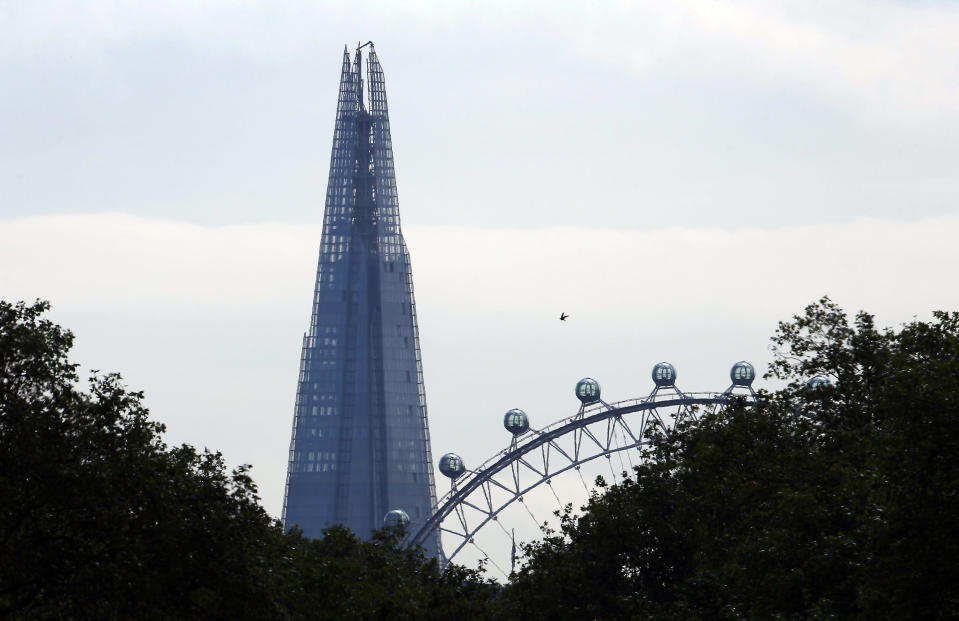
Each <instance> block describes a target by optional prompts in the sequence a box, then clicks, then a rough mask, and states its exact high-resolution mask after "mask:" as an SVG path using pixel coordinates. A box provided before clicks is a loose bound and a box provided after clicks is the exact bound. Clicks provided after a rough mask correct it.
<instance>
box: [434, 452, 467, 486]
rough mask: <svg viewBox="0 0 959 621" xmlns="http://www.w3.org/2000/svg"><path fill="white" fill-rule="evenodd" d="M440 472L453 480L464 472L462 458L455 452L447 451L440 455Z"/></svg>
mask: <svg viewBox="0 0 959 621" xmlns="http://www.w3.org/2000/svg"><path fill="white" fill-rule="evenodd" d="M440 472H441V473H443V476H445V477H449V478H450V480H453V481H455V480H456V479H458V478H459V477H461V476H462V475H463V473H464V472H466V466H465V465H464V464H463V458H462V457H460V456H459V455H457V454H456V453H447V454H445V455H443V456H442V457H440Z"/></svg>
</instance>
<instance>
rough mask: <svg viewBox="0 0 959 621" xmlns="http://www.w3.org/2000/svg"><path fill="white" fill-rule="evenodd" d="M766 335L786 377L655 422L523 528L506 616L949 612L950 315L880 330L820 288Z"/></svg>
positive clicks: (957, 347) (957, 464) (955, 523)
mask: <svg viewBox="0 0 959 621" xmlns="http://www.w3.org/2000/svg"><path fill="white" fill-rule="evenodd" d="M773 351H774V354H775V360H774V362H773V363H772V364H771V365H770V373H769V374H770V375H771V376H773V377H776V378H779V379H782V380H786V381H787V382H788V387H787V388H786V389H784V390H782V391H780V392H778V393H776V394H773V395H763V399H762V401H761V403H760V404H759V405H753V406H750V405H747V404H745V403H736V404H733V405H732V406H730V407H728V408H726V409H725V410H723V411H721V412H719V413H717V414H715V415H709V416H704V417H703V418H701V419H700V421H698V422H697V423H693V424H690V425H687V426H685V427H683V428H680V429H677V430H676V431H675V432H674V433H671V434H670V435H668V436H666V435H663V434H662V433H659V434H656V433H653V434H652V436H651V438H650V439H651V444H650V446H649V448H648V450H647V451H646V458H647V459H646V460H645V462H644V463H643V464H642V465H640V466H638V467H637V468H636V469H635V472H634V475H633V477H632V478H630V479H627V480H626V481H625V482H624V483H622V484H620V485H617V486H613V487H610V488H608V489H607V490H606V491H605V493H604V494H602V495H598V494H597V495H594V496H593V498H591V499H590V501H589V503H588V506H587V507H586V508H585V512H584V513H583V515H581V516H580V517H579V518H575V517H573V516H572V515H571V513H570V512H567V513H566V515H565V516H563V522H562V526H561V532H560V533H553V534H551V536H548V537H547V538H545V539H544V540H542V541H540V542H535V543H532V544H530V545H527V546H526V547H525V556H526V560H525V564H524V566H523V568H522V569H521V571H520V572H519V574H518V575H517V576H516V577H515V579H514V580H513V581H512V583H511V584H510V585H508V586H507V588H506V589H505V591H504V594H503V605H504V607H505V609H506V613H507V614H508V616H511V617H514V618H529V619H535V618H549V617H556V616H560V617H563V618H582V619H592V618H644V617H652V618H682V619H687V618H703V619H705V618H710V619H711V618H797V619H798V618H830V617H842V618H847V617H853V618H869V619H872V618H930V619H934V618H953V617H955V616H957V614H959V586H957V582H956V580H955V574H954V570H953V567H954V565H955V559H956V558H957V554H959V544H957V541H959V506H957V502H959V500H957V494H956V490H957V489H959V408H957V399H959V315H957V314H956V313H936V314H935V315H934V319H933V321H931V322H928V323H926V322H918V321H916V322H913V323H910V324H908V325H905V326H903V327H902V328H901V329H900V330H898V331H893V330H884V331H879V330H877V329H876V328H875V327H874V323H873V318H872V317H871V316H869V315H867V314H864V313H860V314H859V315H857V316H856V318H855V319H854V321H853V322H852V324H851V325H850V322H849V321H848V319H847V317H846V315H845V313H843V312H842V310H841V309H839V308H838V307H837V306H836V305H835V304H833V303H832V302H831V301H830V300H828V299H826V298H824V299H823V300H821V301H820V302H819V303H817V304H814V305H811V306H809V307H808V308H807V309H806V311H805V313H804V314H803V315H802V316H798V317H795V318H794V319H793V321H791V322H785V323H782V324H780V326H779V329H778V330H777V333H776V335H775V336H774V337H773ZM813 375H826V376H828V377H830V378H831V380H832V384H831V385H830V386H828V387H825V388H821V389H819V390H811V389H809V388H808V387H807V386H806V380H807V379H808V378H809V377H811V376H813Z"/></svg>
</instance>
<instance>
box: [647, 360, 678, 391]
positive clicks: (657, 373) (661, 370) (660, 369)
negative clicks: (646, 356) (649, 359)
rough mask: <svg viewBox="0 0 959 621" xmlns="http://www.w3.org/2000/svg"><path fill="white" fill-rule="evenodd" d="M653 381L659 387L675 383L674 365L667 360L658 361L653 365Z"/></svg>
mask: <svg viewBox="0 0 959 621" xmlns="http://www.w3.org/2000/svg"><path fill="white" fill-rule="evenodd" d="M653 383H655V384H656V385H657V386H659V387H660V388H664V387H666V386H675V385H676V367H674V366H673V365H671V364H669V363H668V362H660V363H659V364H657V365H656V366H654V367H653Z"/></svg>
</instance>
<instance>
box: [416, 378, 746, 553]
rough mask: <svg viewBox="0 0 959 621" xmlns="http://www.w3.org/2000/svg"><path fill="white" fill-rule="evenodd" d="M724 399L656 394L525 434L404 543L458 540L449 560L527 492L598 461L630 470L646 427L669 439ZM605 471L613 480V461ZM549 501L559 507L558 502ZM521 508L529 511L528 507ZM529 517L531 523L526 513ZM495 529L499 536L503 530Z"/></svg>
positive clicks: (668, 391)
mask: <svg viewBox="0 0 959 621" xmlns="http://www.w3.org/2000/svg"><path fill="white" fill-rule="evenodd" d="M731 394H732V393H731V391H730V390H727V391H725V392H722V393H684V392H681V391H679V390H677V389H676V388H674V387H667V388H657V389H655V390H653V392H652V393H650V394H649V396H647V397H645V398H641V399H630V400H627V401H620V402H617V403H613V404H608V403H606V402H604V401H598V402H596V403H593V404H591V405H589V406H583V407H582V408H580V410H579V412H577V413H576V414H575V415H573V416H570V417H568V418H565V419H562V420H559V421H557V422H555V423H553V424H551V425H550V426H548V427H546V428H544V429H541V430H534V429H530V430H529V431H527V432H526V433H525V434H523V435H521V436H519V437H517V438H514V439H513V441H512V443H511V444H510V446H509V448H507V449H506V450H503V451H500V452H499V453H497V454H496V455H494V456H493V457H491V458H490V459H488V460H487V461H486V462H485V463H483V464H482V465H481V466H479V467H478V468H477V469H475V470H467V471H466V473H465V474H464V475H463V476H462V477H460V478H459V479H457V480H454V481H453V483H452V489H450V491H449V493H448V494H446V496H444V497H443V498H442V499H441V500H440V502H439V508H438V509H437V510H436V512H435V513H434V514H433V515H432V516H430V518H429V519H428V520H426V522H424V523H423V524H422V525H421V526H420V527H419V528H418V529H416V530H415V531H411V533H410V534H409V535H408V537H407V542H408V543H409V544H411V545H422V543H423V542H425V541H427V539H428V538H429V537H430V535H431V534H432V533H434V532H443V533H449V534H450V535H452V536H454V537H455V541H457V543H456V544H455V548H454V549H453V550H452V551H450V552H449V553H448V554H447V555H446V559H447V560H452V559H453V558H454V557H455V556H456V554H457V553H458V552H459V551H460V550H462V549H463V548H464V546H466V545H467V544H470V543H474V544H475V541H474V535H476V533H477V532H478V531H479V530H480V529H482V528H483V527H484V526H486V525H487V524H489V523H490V522H497V523H498V519H499V515H500V513H501V512H502V511H503V510H504V509H506V508H507V507H508V506H510V505H512V504H513V503H514V502H517V501H518V502H520V503H522V502H523V501H524V495H526V494H528V493H529V492H530V491H531V490H533V489H534V488H536V487H538V486H540V485H543V484H546V485H548V486H550V488H551V490H552V479H553V478H554V477H556V476H558V475H561V474H563V473H565V472H568V471H570V470H574V471H577V472H579V470H580V467H581V466H582V465H583V464H586V463H588V462H591V461H593V460H595V459H598V458H600V457H605V458H606V459H607V460H609V459H611V457H612V455H614V454H619V455H618V457H619V459H620V462H621V465H624V464H623V462H622V455H623V454H624V452H625V454H626V455H627V458H628V459H629V461H630V463H632V457H631V456H630V453H629V452H628V451H630V450H632V449H640V448H642V447H643V446H644V445H646V444H648V443H649V442H650V440H649V438H648V437H647V430H648V429H650V427H651V426H657V427H658V428H659V429H660V430H661V431H662V432H663V433H666V434H669V433H670V432H671V431H672V430H673V429H674V428H675V426H676V425H677V424H679V423H681V422H683V421H688V420H695V419H696V418H697V417H698V416H699V414H700V413H701V412H702V411H704V410H705V411H709V410H713V409H715V408H717V407H720V406H722V405H724V404H725V403H726V402H727V399H728V398H729V397H730V395H731ZM623 470H626V468H625V467H624V468H623ZM610 471H611V472H612V474H613V477H614V479H615V477H616V474H615V471H614V469H613V465H612V461H610ZM580 478H581V479H582V474H581V473H580ZM583 486H584V487H586V482H585V480H583ZM552 491H553V495H554V496H556V492H555V490H552ZM556 500H557V502H558V503H559V504H560V506H562V502H561V501H560V499H559V497H558V496H556ZM526 509H527V511H530V510H529V507H528V506H527V507H526ZM530 515H531V516H532V517H533V518H534V520H535V516H533V514H532V512H530ZM500 527H501V528H503V530H504V532H505V531H506V528H505V527H504V526H503V525H502V524H500Z"/></svg>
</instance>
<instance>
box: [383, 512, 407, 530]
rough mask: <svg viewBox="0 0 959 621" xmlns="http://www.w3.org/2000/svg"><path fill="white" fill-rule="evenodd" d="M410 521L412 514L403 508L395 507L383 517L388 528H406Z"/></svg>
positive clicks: (384, 524)
mask: <svg viewBox="0 0 959 621" xmlns="http://www.w3.org/2000/svg"><path fill="white" fill-rule="evenodd" d="M409 523H410V516H409V514H407V513H406V511H403V510H402V509H393V510H392V511H390V512H389V513H387V514H386V515H385V516H384V517H383V526H385V527H386V528H405V527H406V526H408V525H409Z"/></svg>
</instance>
